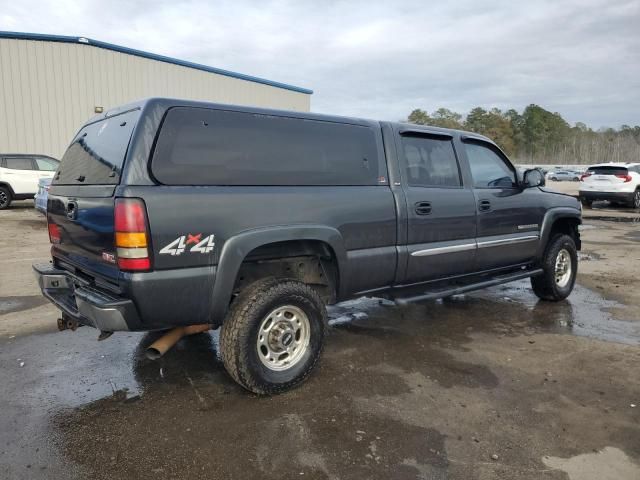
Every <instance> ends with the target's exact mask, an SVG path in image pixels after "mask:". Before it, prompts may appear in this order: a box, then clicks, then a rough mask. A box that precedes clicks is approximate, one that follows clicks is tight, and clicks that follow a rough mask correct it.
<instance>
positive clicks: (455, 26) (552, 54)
mask: <svg viewBox="0 0 640 480" xmlns="http://www.w3.org/2000/svg"><path fill="white" fill-rule="evenodd" d="M0 2H1V3H0V11H2V14H0V29H3V30H19V31H30V32H39V33H56V34H64V35H78V36H88V37H91V38H95V39H98V40H103V41H107V42H112V43H117V44H121V45H126V46H129V47H133V48H138V49H141V50H147V51H151V52H154V53H160V54H164V55H169V56H175V57H179V58H183V59H186V60H191V61H195V62H199V63H204V64H208V65H213V66H216V67H220V68H226V69H229V70H235V71H239V72H242V73H247V74H252V75H258V76H262V77H266V78H269V79H273V80H278V81H282V82H286V83H292V84H295V85H300V86H303V87H308V88H312V89H313V90H314V91H315V92H316V93H315V94H314V96H313V98H312V109H313V110H314V111H319V112H328V113H336V114H344V115H354V116H363V117H370V118H377V119H390V120H398V119H401V118H405V117H406V116H407V114H408V113H409V112H410V111H411V110H412V109H414V108H423V109H426V110H428V111H433V110H435V109H436V108H438V107H441V106H445V107H448V108H451V109H455V110H458V111H460V112H466V111H468V110H470V109H471V108H473V107H474V106H477V105H480V106H483V107H492V106H497V107H499V108H511V107H514V108H517V109H522V108H524V107H525V106H526V105H528V104H529V103H537V104H539V105H541V106H543V107H545V108H547V109H549V110H552V111H558V112H560V113H561V114H562V115H563V116H564V117H565V118H566V119H567V120H568V121H570V122H576V121H584V122H586V123H587V124H589V125H591V126H593V127H596V128H597V127H600V126H604V125H610V126H618V125H620V124H624V123H626V124H640V113H638V112H639V108H638V107H639V106H640V28H638V25H640V2H638V1H637V0H609V1H605V0H583V1H563V2H557V1H551V0H542V1H536V2H527V3H524V2H508V1H497V0H485V1H471V0H459V1H456V2H447V3H446V4H445V3H444V2H438V3H434V2H424V1H409V0H408V1H395V2H382V1H380V2H372V1H363V0H355V1H346V0H327V1H324V2H303V1H293V0H290V1H288V0H264V1H262V2H250V1H245V0H235V1H226V0H225V1H216V2H211V1H203V0H192V1H185V2H182V1H179V2H176V1H174V0H171V1H169V0H158V1H148V0H140V1H123V0H115V1H110V2H104V1H95V0H89V1H70V0H61V1H51V2H34V1H32V0H21V1H20V2H15V1H12V0H0ZM2 3H4V5H2ZM33 11H38V12H39V14H38V15H33Z"/></svg>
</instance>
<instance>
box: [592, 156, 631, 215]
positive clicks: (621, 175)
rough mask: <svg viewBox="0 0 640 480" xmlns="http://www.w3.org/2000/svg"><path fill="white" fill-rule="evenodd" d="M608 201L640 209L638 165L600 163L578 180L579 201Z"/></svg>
mask: <svg viewBox="0 0 640 480" xmlns="http://www.w3.org/2000/svg"><path fill="white" fill-rule="evenodd" d="M594 200H609V201H610V202H613V203H621V204H624V205H628V206H630V207H633V208H640V163H600V164H598V165H593V166H591V167H589V168H588V169H587V171H586V172H585V173H584V175H582V177H581V178H580V201H581V202H582V205H584V206H585V207H591V203H592V202H593V201H594Z"/></svg>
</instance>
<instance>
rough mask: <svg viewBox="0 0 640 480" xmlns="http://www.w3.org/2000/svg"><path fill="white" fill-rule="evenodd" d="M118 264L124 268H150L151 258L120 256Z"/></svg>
mask: <svg viewBox="0 0 640 480" xmlns="http://www.w3.org/2000/svg"><path fill="white" fill-rule="evenodd" d="M118 266H119V267H120V268H121V269H122V270H150V269H151V260H149V259H148V258H118Z"/></svg>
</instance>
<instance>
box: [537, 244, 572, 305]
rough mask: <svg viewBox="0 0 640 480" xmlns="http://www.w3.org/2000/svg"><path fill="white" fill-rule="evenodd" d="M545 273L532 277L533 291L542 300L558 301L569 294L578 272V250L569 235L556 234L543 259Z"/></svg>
mask: <svg viewBox="0 0 640 480" xmlns="http://www.w3.org/2000/svg"><path fill="white" fill-rule="evenodd" d="M542 269H543V271H544V272H543V273H542V274H541V275H538V276H536V277H531V287H532V288H533V292H534V293H535V294H536V295H537V296H538V298H540V299H541V300H549V301H552V302H558V301H560V300H564V299H565V298H567V297H568V296H569V294H570V293H571V291H572V290H573V286H574V284H575V282H576V275H577V273H578V251H577V249H576V243H575V242H574V240H573V238H571V237H570V236H569V235H563V234H559V235H556V236H554V237H553V238H552V239H551V241H550V242H549V244H548V245H547V248H546V250H545V254H544V257H543V259H542Z"/></svg>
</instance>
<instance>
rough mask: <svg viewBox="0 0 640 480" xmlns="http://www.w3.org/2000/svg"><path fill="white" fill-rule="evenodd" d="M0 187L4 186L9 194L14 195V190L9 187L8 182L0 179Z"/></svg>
mask: <svg viewBox="0 0 640 480" xmlns="http://www.w3.org/2000/svg"><path fill="white" fill-rule="evenodd" d="M0 187H6V188H8V189H9V193H10V194H11V196H14V195H15V192H14V191H13V188H11V185H9V183H7V182H4V181H0Z"/></svg>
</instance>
